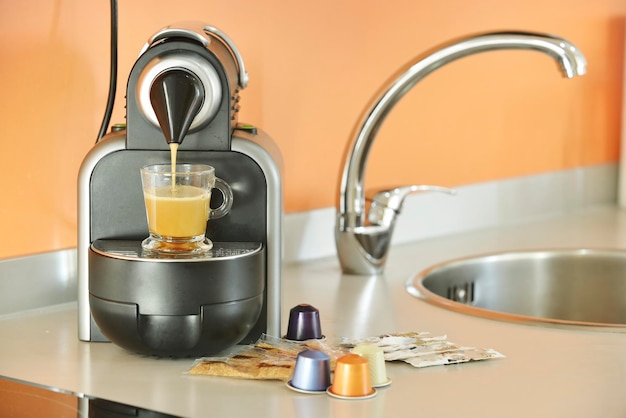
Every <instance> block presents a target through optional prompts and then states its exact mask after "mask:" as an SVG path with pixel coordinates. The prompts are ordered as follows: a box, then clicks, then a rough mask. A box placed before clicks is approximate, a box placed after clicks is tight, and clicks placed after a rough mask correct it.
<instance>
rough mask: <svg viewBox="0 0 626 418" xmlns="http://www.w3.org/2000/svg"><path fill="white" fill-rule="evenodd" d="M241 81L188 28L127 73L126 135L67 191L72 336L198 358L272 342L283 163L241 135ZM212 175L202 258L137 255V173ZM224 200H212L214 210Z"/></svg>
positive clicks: (98, 152)
mask: <svg viewBox="0 0 626 418" xmlns="http://www.w3.org/2000/svg"><path fill="white" fill-rule="evenodd" d="M247 82H248V75H247V73H246V70H245V67H244V63H243V60H242V58H241V55H240V54H239V52H238V50H237V48H236V47H235V45H234V44H233V42H232V41H231V40H230V39H229V38H228V37H227V36H226V35H225V34H224V33H222V32H221V31H219V30H218V29H216V28H214V27H211V26H206V25H202V24H198V23H184V24H178V25H172V26H169V27H166V28H164V29H162V30H161V31H159V32H157V33H156V34H155V35H153V36H152V37H151V38H150V39H149V41H148V42H147V43H146V45H145V47H144V48H143V50H142V51H141V53H140V55H139V57H138V59H137V61H136V63H135V65H134V66H133V68H132V70H131V72H130V76H129V80H128V84H127V91H126V127H125V129H124V128H122V129H119V130H117V131H116V130H113V132H111V133H109V134H107V135H106V136H104V138H102V140H101V141H99V142H98V143H97V144H96V145H95V146H94V147H93V148H92V150H91V151H90V152H89V153H88V154H87V156H86V157H85V159H84V161H83V164H82V166H81V169H80V173H79V179H78V188H79V191H78V195H79V199H78V200H79V208H78V292H79V295H78V334H79V339H80V340H83V341H92V342H95V341H112V342H114V343H115V344H117V345H119V346H121V347H123V348H125V349H127V350H129V351H133V352H136V353H141V354H146V355H156V356H164V357H190V356H202V355H209V354H214V353H217V352H220V351H222V350H224V349H227V348H229V347H232V346H234V345H236V344H244V343H252V342H254V341H256V340H257V339H258V338H259V337H260V336H261V334H263V333H266V334H268V335H272V336H276V337H278V336H280V283H281V247H282V242H281V233H282V231H281V224H282V217H283V209H282V207H283V205H282V184H281V175H280V168H281V157H280V153H279V151H278V149H277V148H276V146H275V145H274V143H273V141H272V140H271V138H270V137H269V136H268V135H267V134H265V133H264V132H263V131H262V130H260V129H258V128H256V127H253V126H247V125H242V124H239V123H238V111H239V92H240V91H241V90H242V89H243V88H245V87H246V84H247ZM170 142H178V143H179V148H178V159H177V160H178V162H180V163H193V164H195V163H201V164H206V165H211V166H213V167H215V171H216V175H217V176H218V177H220V178H221V179H223V180H224V181H226V182H227V183H228V184H229V185H230V188H231V189H232V194H233V199H232V207H231V210H230V212H229V213H228V214H227V215H226V216H224V217H222V218H220V219H214V220H213V219H212V220H209V222H208V224H207V231H206V235H207V237H208V238H210V239H211V240H212V241H213V248H212V249H211V250H210V251H209V252H208V253H207V254H203V255H199V256H198V255H196V256H185V255H155V254H147V253H146V252H145V251H144V250H143V249H142V247H141V242H142V240H144V239H145V238H146V237H147V236H148V234H149V233H148V224H147V219H146V212H145V205H144V200H143V192H142V185H141V177H140V168H141V167H143V166H145V165H148V164H157V163H169V162H170V155H171V153H170V147H169V143H170ZM221 197H222V195H220V193H218V192H216V191H214V192H213V195H212V201H211V206H212V207H215V205H219V204H220V201H219V200H220V198H221Z"/></svg>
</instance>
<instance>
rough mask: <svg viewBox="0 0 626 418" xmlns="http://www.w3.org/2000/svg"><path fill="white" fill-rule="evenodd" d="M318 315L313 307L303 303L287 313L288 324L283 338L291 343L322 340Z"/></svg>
mask: <svg viewBox="0 0 626 418" xmlns="http://www.w3.org/2000/svg"><path fill="white" fill-rule="evenodd" d="M323 337H324V336H323V335H322V327H321V326H320V313H319V311H318V310H317V308H315V307H314V306H311V305H309V304H306V303H303V304H300V305H298V306H294V307H293V308H291V310H290V311H289V324H288V325H287V335H285V338H286V339H288V340H293V341H304V340H314V339H320V338H323Z"/></svg>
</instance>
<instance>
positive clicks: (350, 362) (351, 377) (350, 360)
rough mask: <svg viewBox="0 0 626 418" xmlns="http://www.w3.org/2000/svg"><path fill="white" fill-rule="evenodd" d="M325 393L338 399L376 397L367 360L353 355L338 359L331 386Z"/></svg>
mask: <svg viewBox="0 0 626 418" xmlns="http://www.w3.org/2000/svg"><path fill="white" fill-rule="evenodd" d="M326 393H328V394H329V395H330V396H333V397H335V398H340V399H368V398H373V397H374V396H376V389H374V388H373V387H372V383H371V380H370V372H369V364H368V361H367V359H366V358H365V357H362V356H360V355H358V354H353V353H351V354H346V355H345V356H342V357H340V358H338V359H337V363H336V364H335V378H334V379H333V384H332V385H331V386H330V387H329V388H328V390H327V391H326Z"/></svg>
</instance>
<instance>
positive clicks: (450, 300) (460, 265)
mask: <svg viewBox="0 0 626 418" xmlns="http://www.w3.org/2000/svg"><path fill="white" fill-rule="evenodd" d="M406 288H407V291H408V292H409V293H410V294H412V295H414V296H416V297H419V298H420V299H423V300H425V301H427V302H429V303H432V304H434V305H437V306H440V307H442V308H446V309H449V310H454V311H457V312H461V313H464V314H468V315H475V316H481V317H485V318H490V319H497V320H503V321H510V322H518V323H525V324H529V325H540V326H553V327H563V328H576V329H585V330H590V331H611V332H626V251H619V250H591V249H577V250H567V249H563V250H558V249H551V250H539V251H519V252H506V253H495V254H488V255H481V256H475V257H468V258H461V259H456V260H451V261H448V262H444V263H441V264H437V265H435V266H432V267H430V268H428V269H426V270H424V271H422V272H420V273H419V274H417V275H416V276H415V277H411V278H410V279H409V280H408V281H407V286H406Z"/></svg>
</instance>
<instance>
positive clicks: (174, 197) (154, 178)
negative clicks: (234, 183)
mask: <svg viewBox="0 0 626 418" xmlns="http://www.w3.org/2000/svg"><path fill="white" fill-rule="evenodd" d="M141 182H142V185H143V195H144V201H145V204H146V215H147V218H148V230H149V231H150V236H149V237H148V238H146V239H145V240H144V241H143V242H142V243H141V246H142V248H143V249H144V250H146V251H148V252H163V253H174V254H202V253H206V252H207V251H209V250H210V249H211V248H212V247H213V243H212V242H211V240H209V239H208V238H207V237H206V236H205V234H206V224H207V221H208V220H209V219H217V218H221V217H223V216H225V215H226V214H228V212H229V211H230V208H231V206H232V203H233V193H232V190H231V188H230V186H229V185H228V183H226V182H225V181H224V180H222V179H220V178H218V177H216V176H215V169H214V168H213V167H211V166H209V165H204V164H177V165H176V172H175V173H173V172H172V166H171V165H170V164H154V165H147V166H145V167H142V168H141ZM213 188H216V189H218V190H219V191H220V192H221V193H222V195H223V199H222V204H221V205H220V206H219V207H218V208H217V209H211V207H210V206H209V203H210V201H211V191H212V189H213Z"/></svg>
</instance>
